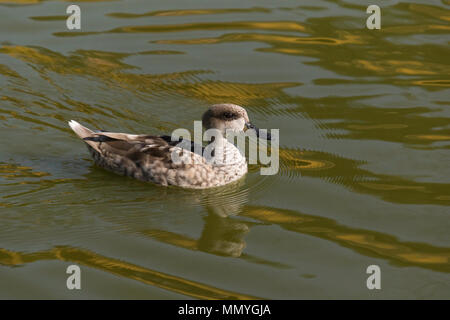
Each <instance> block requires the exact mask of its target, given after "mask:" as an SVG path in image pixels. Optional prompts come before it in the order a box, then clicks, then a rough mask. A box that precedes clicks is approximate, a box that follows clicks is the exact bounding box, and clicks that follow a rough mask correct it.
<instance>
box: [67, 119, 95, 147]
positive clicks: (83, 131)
mask: <svg viewBox="0 0 450 320" xmlns="http://www.w3.org/2000/svg"><path fill="white" fill-rule="evenodd" d="M68 124H69V126H70V127H71V128H72V130H73V131H74V132H75V133H76V134H77V135H78V136H79V137H80V138H81V139H83V141H84V142H86V143H87V144H88V145H90V146H91V147H92V148H94V149H95V150H97V151H99V152H100V150H98V146H97V145H98V143H97V142H94V141H89V138H92V137H94V136H95V132H94V131H92V130H91V129H89V128H86V127H85V126H82V125H81V124H79V123H78V122H76V121H74V120H70V121H69V122H68Z"/></svg>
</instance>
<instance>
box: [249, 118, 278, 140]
mask: <svg viewBox="0 0 450 320" xmlns="http://www.w3.org/2000/svg"><path fill="white" fill-rule="evenodd" d="M245 127H246V128H247V129H253V130H255V132H256V136H257V137H258V138H259V137H261V138H264V139H266V140H271V139H272V136H271V135H270V133H269V131H268V130H267V129H259V128H257V127H255V126H254V125H253V124H251V123H250V122H247V123H246V124H245Z"/></svg>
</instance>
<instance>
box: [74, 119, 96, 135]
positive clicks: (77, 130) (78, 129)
mask: <svg viewBox="0 0 450 320" xmlns="http://www.w3.org/2000/svg"><path fill="white" fill-rule="evenodd" d="M68 124H69V126H70V127H71V128H72V130H73V131H74V132H75V133H76V134H77V135H78V136H79V137H80V138H81V139H84V138H87V137H92V136H93V134H94V131H92V130H91V129H88V128H86V127H84V126H82V125H81V124H79V123H78V122H76V121H74V120H70V121H69V122H68Z"/></svg>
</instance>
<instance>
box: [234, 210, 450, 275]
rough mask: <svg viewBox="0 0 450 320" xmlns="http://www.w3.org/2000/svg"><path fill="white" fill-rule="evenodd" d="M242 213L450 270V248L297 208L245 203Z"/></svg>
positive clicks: (402, 261) (405, 262)
mask: <svg viewBox="0 0 450 320" xmlns="http://www.w3.org/2000/svg"><path fill="white" fill-rule="evenodd" d="M242 215H244V216H247V217H251V218H254V219H257V220H260V221H263V222H267V223H275V224H277V225H280V226H281V227H282V228H284V229H286V230H289V231H292V232H298V233H302V234H308V235H311V236H314V237H319V238H322V239H326V240H329V241H333V242H335V243H338V244H340V245H342V246H344V247H347V248H350V249H352V250H355V251H357V252H359V253H361V254H364V255H367V256H371V257H378V258H382V259H387V260H388V261H390V262H392V263H394V264H398V265H401V266H416V267H422V268H426V269H432V270H436V271H440V272H447V273H450V248H445V247H436V246H433V245H429V244H425V243H419V242H405V241H400V240H398V239H397V238H396V237H393V236H391V235H388V234H385V233H381V232H375V231H370V230H363V229H356V228H351V227H347V226H344V225H340V224H338V223H337V222H335V221H334V220H331V219H328V218H323V217H319V216H313V215H307V214H303V213H300V212H296V211H291V210H285V209H278V208H270V207H262V206H247V207H246V208H245V210H244V212H243V213H242Z"/></svg>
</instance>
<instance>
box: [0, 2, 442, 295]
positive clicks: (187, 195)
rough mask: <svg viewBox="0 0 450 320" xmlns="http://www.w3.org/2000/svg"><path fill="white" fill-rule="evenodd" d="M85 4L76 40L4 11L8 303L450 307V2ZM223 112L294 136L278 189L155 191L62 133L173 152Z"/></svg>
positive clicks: (41, 8) (0, 189)
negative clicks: (127, 139) (180, 139)
mask: <svg viewBox="0 0 450 320" xmlns="http://www.w3.org/2000/svg"><path fill="white" fill-rule="evenodd" d="M74 3H77V4H78V5H80V7H81V10H82V16H81V27H82V29H81V31H69V30H67V28H66V21H65V19H66V13H65V11H66V7H67V6H68V5H69V4H70V3H68V2H62V1H39V0H28V1H27V0H23V1H5V0H0V45H1V47H0V133H1V134H0V298H63V299H72V298H132V299H180V298H200V299H217V298H218V299H227V298H234V299H236V298H237V299H248V298H254V297H257V298H268V299H304V298H321V299H330V298H333V299H336V298H344V299H352V298H358V299H380V298H388V299H398V298H406V299H429V298H445V299H449V298H450V236H449V231H450V222H449V221H450V220H449V218H450V210H449V205H450V181H449V177H450V166H449V163H450V150H449V149H450V109H449V108H450V107H449V105H450V91H449V87H450V50H449V46H448V45H449V41H450V37H449V34H450V5H449V4H450V3H449V2H448V1H431V0H422V1H382V2H381V3H377V2H376V1H321V0H320V1H318V0H309V1H267V0H263V1H249V0H240V1H234V0H230V1H226V2H225V1H181V0H176V1H172V0H171V1H143V0H142V1H136V0H132V1H80V2H74ZM369 4H379V5H380V6H381V10H382V21H381V30H368V29H367V28H366V27H365V21H366V18H367V17H368V14H366V8H367V6H368V5H369ZM220 102H230V103H236V104H239V105H242V106H244V107H246V108H247V110H248V112H249V115H250V118H251V120H252V122H254V123H255V124H257V125H258V126H260V127H262V128H279V129H280V147H281V149H280V170H279V172H278V174H277V175H274V176H261V175H260V174H259V167H258V166H251V167H250V172H249V174H248V175H247V176H246V178H245V179H244V180H242V181H241V182H240V183H238V184H236V185H232V186H229V187H225V188H219V189H214V190H209V191H208V190H206V191H195V192H192V191H188V190H181V189H178V188H164V187H158V186H155V185H152V184H145V183H142V182H138V181H134V180H131V179H129V178H124V177H120V176H116V175H114V174H111V173H108V172H105V171H103V170H101V169H99V168H96V167H94V166H93V163H92V161H91V159H90V158H89V155H88V153H87V150H86V148H85V147H84V146H83V142H82V141H81V140H79V139H78V138H77V137H76V136H75V134H74V133H73V132H72V131H71V130H70V129H69V128H68V126H67V123H66V122H67V120H70V119H74V120H77V121H80V122H81V123H83V124H85V125H87V126H89V127H92V128H98V129H107V130H111V131H120V132H134V133H152V134H153V133H154V134H170V132H172V130H174V129H176V128H180V127H181V128H188V129H192V128H193V121H194V120H199V119H200V117H201V114H202V112H203V111H204V110H205V108H206V107H207V106H209V105H210V104H213V103H220ZM71 264H76V265H78V266H80V268H81V283H82V289H81V290H78V291H77V290H72V291H71V290H68V289H67V288H66V279H67V277H68V275H67V274H66V268H67V267H68V266H69V265H71ZM369 265H378V266H379V267H380V269H381V286H382V288H381V290H368V289H367V287H366V279H367V277H368V276H369V275H368V274H366V268H367V267H368V266H369Z"/></svg>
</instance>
